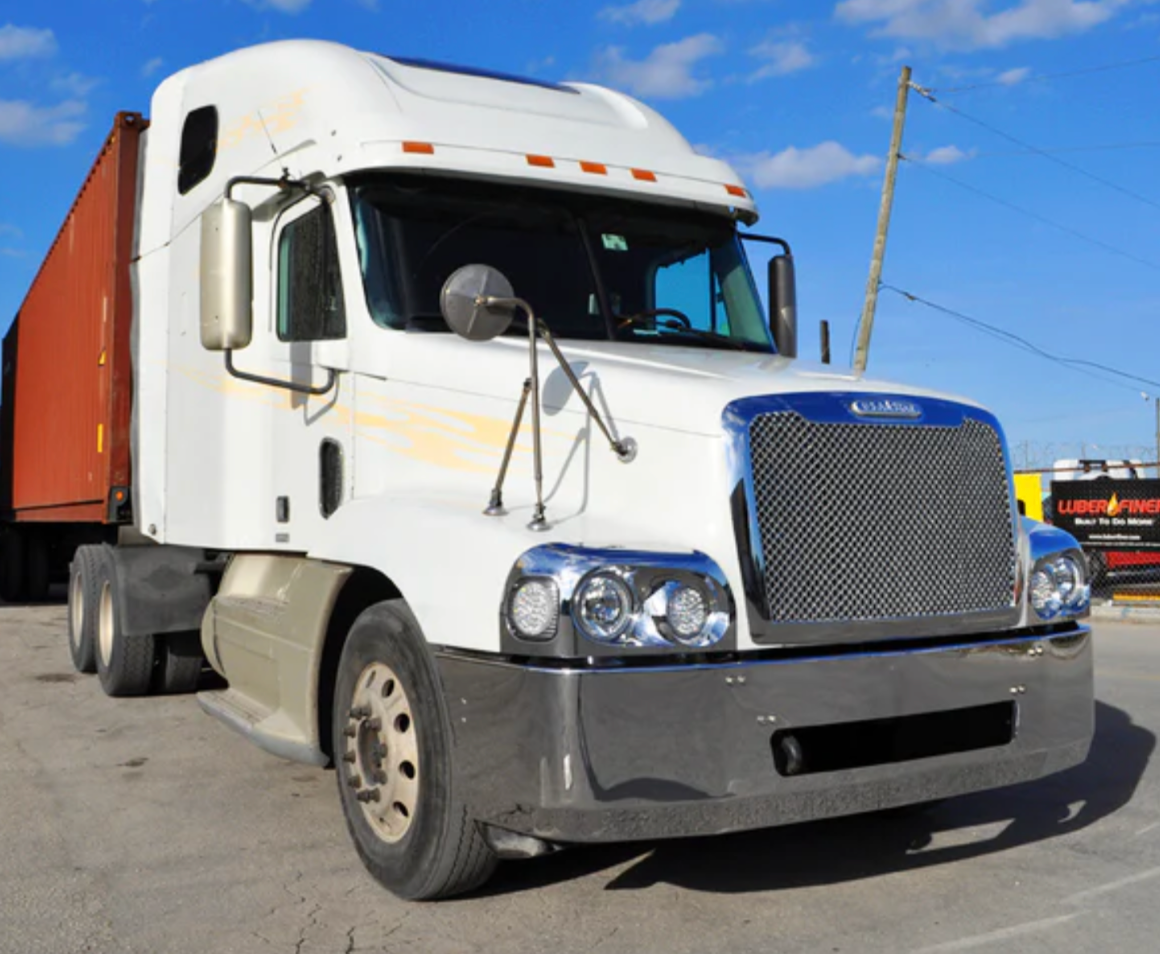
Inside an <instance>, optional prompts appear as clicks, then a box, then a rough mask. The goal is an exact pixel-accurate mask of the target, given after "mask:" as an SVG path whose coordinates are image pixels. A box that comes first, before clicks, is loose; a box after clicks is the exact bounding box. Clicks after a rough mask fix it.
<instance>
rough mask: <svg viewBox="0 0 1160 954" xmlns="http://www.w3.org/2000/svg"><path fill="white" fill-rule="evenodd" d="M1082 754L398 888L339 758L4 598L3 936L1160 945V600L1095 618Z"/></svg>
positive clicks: (1053, 947)
mask: <svg viewBox="0 0 1160 954" xmlns="http://www.w3.org/2000/svg"><path fill="white" fill-rule="evenodd" d="M1096 637H1097V645H1098V649H1097V653H1098V663H1097V695H1098V700H1099V701H1098V703H1097V711H1096V722H1097V733H1096V739H1095V744H1094V747H1093V750H1092V755H1091V757H1090V758H1089V760H1088V762H1087V763H1086V764H1084V765H1083V766H1080V767H1078V768H1075V769H1072V770H1070V771H1067V772H1065V773H1062V774H1060V775H1057V776H1054V777H1051V778H1048V779H1044V780H1041V781H1039V782H1035V783H1031V784H1027V785H1022V786H1018V787H1015V788H1010V789H1006V790H1002V791H997V792H990V793H986V794H981V795H974V796H968V797H964V798H960V799H957V800H954V801H951V802H947V803H944V804H942V805H941V806H939V807H937V808H935V809H933V810H931V811H930V812H928V813H926V814H923V815H919V816H917V817H884V816H861V817H856V818H847V819H839V820H835V821H829V822H822V823H814V824H809V825H800V826H796V827H793V828H783V829H775V830H769V831H763V832H757V833H751V834H742V835H732V836H728V837H721V838H701V839H691V840H685V841H680V842H669V843H663V844H657V845H653V844H637V845H621V846H611V847H599V848H582V849H573V850H570V851H566V852H562V853H560V854H557V855H553V856H550V857H547V858H543V859H539V860H536V861H531V862H511V863H507V864H506V865H504V866H502V867H501V869H500V873H499V874H498V876H497V877H496V878H495V879H494V880H493V881H492V882H491V883H490V884H489V885H488V886H487V887H486V888H485V889H484V890H483V891H482V892H481V893H478V894H476V895H474V896H472V897H468V898H465V899H459V900H454V901H449V902H440V903H437V904H409V903H405V902H401V901H397V900H395V899H394V898H393V897H391V896H390V895H389V894H388V893H387V892H386V891H384V890H383V889H381V888H380V887H379V886H378V885H377V884H376V883H375V882H374V881H373V880H372V879H371V878H370V877H369V876H368V875H367V874H366V873H365V872H364V871H363V869H362V867H361V865H360V864H359V862H358V860H357V858H356V857H355V854H354V851H353V849H352V848H351V846H350V844H349V840H348V837H347V834H346V830H345V826H344V823H343V820H342V816H341V812H340V809H339V804H338V799H337V797H336V793H335V788H334V787H335V780H334V774H333V773H332V772H328V771H323V770H318V769H313V768H308V767H304V766H301V765H295V764H291V763H288V762H283V761H281V760H279V759H277V758H274V757H273V756H270V755H267V754H265V753H263V752H261V751H259V750H258V749H256V748H254V747H253V746H252V745H250V744H249V743H247V742H246V741H245V740H244V739H242V738H241V737H240V736H237V735H235V734H234V733H232V732H231V731H229V730H228V729H226V728H225V727H224V726H222V725H220V724H218V723H217V722H216V721H214V720H212V719H210V718H209V717H207V716H205V715H203V714H202V712H201V711H200V710H199V709H198V707H197V704H196V702H195V700H194V699H193V697H191V696H177V697H164V698H162V697H153V698H146V699H137V700H113V699H108V698H106V697H105V696H104V695H103V694H102V693H101V690H100V687H99V685H98V684H97V681H96V679H95V677H82V676H77V675H75V674H74V673H73V671H72V667H71V665H70V663H69V659H68V649H67V646H66V642H65V610H64V607H63V606H62V605H52V606H39V607H11V606H0V954H8V952H12V954H35V952H50V954H71V952H82V951H84V952H100V954H121V952H134V954H135V952H141V954H145V952H148V954H162V952H198V954H202V952H210V951H212V952H222V954H232V952H261V954H269V952H286V954H311V952H325V954H338V952H356V951H376V952H377V951H416V952H424V954H427V952H430V954H461V952H462V954H467V952H494V954H506V952H513V954H514V952H520V954H530V952H540V951H551V952H553V954H568V952H574V951H577V952H578V951H584V952H588V951H600V952H608V954H617V952H624V954H630V952H631V954H648V952H653V951H658V952H660V951H664V952H672V954H680V952H690V954H707V952H716V951H722V952H723V951H729V952H738V954H741V952H750V951H752V952H810V954H815V952H822V954H841V952H851V954H854V952H858V954H860V952H889V954H899V952H915V954H917V952H922V954H936V952H938V954H943V952H958V951H972V952H973V951H981V952H988V951H995V952H998V951H1003V952H1041V951H1042V952H1046V951H1051V952H1058V951H1066V952H1073V951H1074V952H1087V951H1091V952H1099V954H1107V952H1109V951H1115V952H1116V954H1134V952H1149V954H1151V952H1153V951H1155V950H1156V949H1157V946H1158V945H1160V941H1158V940H1157V938H1160V903H1158V901H1157V899H1158V898H1160V770H1158V769H1157V767H1156V765H1155V763H1154V762H1153V753H1154V750H1155V747H1156V733H1157V732H1160V624H1157V623H1145V624H1131V623H1119V622H1106V621H1102V620H1100V621H1097V622H1096Z"/></svg>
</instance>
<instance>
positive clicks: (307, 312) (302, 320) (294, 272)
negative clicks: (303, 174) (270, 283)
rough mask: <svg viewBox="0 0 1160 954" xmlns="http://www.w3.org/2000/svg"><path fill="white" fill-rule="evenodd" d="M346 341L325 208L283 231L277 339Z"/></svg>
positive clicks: (330, 227) (333, 246)
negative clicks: (339, 339)
mask: <svg viewBox="0 0 1160 954" xmlns="http://www.w3.org/2000/svg"><path fill="white" fill-rule="evenodd" d="M345 335H346V309H345V307H344V305H343V299H342V277H341V274H340V272H339V267H338V246H337V244H336V241H335V235H334V218H333V217H332V215H331V212H330V206H329V205H328V204H326V203H322V204H321V205H319V206H318V207H317V208H314V209H312V210H311V211H309V212H307V213H306V214H305V215H302V216H299V217H298V218H296V219H295V220H294V221H293V222H290V223H289V224H288V225H287V226H286V227H285V228H284V229H282V235H281V238H280V239H279V240H278V337H279V338H280V339H281V340H282V341H320V340H324V339H330V338H342V337H343V336H345Z"/></svg>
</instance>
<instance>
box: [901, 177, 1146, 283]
mask: <svg viewBox="0 0 1160 954" xmlns="http://www.w3.org/2000/svg"><path fill="white" fill-rule="evenodd" d="M902 158H903V159H906V160H908V161H910V162H911V164H912V165H913V166H914V167H915V168H917V169H921V170H923V172H927V173H929V174H930V175H932V176H938V178H940V179H945V180H946V181H947V182H952V183H954V184H955V185H957V186H958V187H959V188H960V189H966V190H967V191H968V192H973V193H974V194H975V195H978V196H982V197H983V198H984V199H988V200H990V201H991V202H994V203H996V204H998V205H1001V206H1003V207H1004V208H1006V209H1010V210H1011V211H1013V212H1018V213H1020V214H1021V215H1026V216H1027V217H1028V218H1031V219H1034V220H1035V221H1037V222H1040V223H1042V224H1043V225H1049V226H1051V227H1052V228H1053V229H1058V230H1059V231H1060V232H1064V233H1066V234H1067V235H1070V236H1072V237H1073V238H1077V239H1079V240H1080V241H1083V242H1087V243H1088V244H1089V245H1095V246H1097V247H1098V248H1102V249H1103V250H1104V251H1105V252H1111V253H1112V254H1113V255H1119V256H1120V257H1121V258H1126V259H1128V260H1129V261H1132V262H1135V263H1136V264H1138V265H1143V266H1145V267H1146V268H1150V269H1152V270H1153V271H1157V272H1160V265H1158V264H1157V263H1156V262H1152V261H1149V260H1148V259H1146V258H1140V256H1139V255H1134V254H1132V253H1131V252H1128V251H1125V250H1124V249H1122V248H1119V247H1118V246H1115V245H1112V244H1110V243H1108V242H1105V241H1103V240H1102V239H1098V238H1093V237H1092V236H1090V235H1086V234H1085V233H1083V232H1080V231H1079V230H1078V229H1073V228H1072V227H1071V226H1069V225H1063V224H1062V223H1060V222H1056V221H1055V220H1054V219H1049V218H1047V216H1044V215H1040V214H1039V213H1038V212H1032V211H1031V210H1030V209H1025V208H1023V207H1022V206H1021V205H1016V204H1015V203H1014V202H1008V201H1007V200H1006V199H1001V198H999V197H998V196H997V195H992V194H991V193H990V192H985V191H983V190H982V189H980V188H978V187H977V186H973V185H970V184H968V183H966V182H963V180H962V179H956V178H955V177H954V176H952V175H948V174H947V173H945V172H940V171H939V170H937V169H935V168H934V167H933V166H931V165H929V164H928V163H923V162H913V161H912V160H910V159H909V157H908V156H903V157H902Z"/></svg>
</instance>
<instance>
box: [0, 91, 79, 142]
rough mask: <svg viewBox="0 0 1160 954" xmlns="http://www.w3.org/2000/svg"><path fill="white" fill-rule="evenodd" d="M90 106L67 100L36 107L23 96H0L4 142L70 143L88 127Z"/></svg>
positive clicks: (0, 133) (2, 139)
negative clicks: (13, 97) (5, 97)
mask: <svg viewBox="0 0 1160 954" xmlns="http://www.w3.org/2000/svg"><path fill="white" fill-rule="evenodd" d="M87 108H88V107H87V106H86V105H85V104H84V103H82V102H80V101H79V100H75V99H66V100H65V101H64V102H63V103H60V104H59V105H57V106H47V107H45V106H35V105H33V104H32V103H29V102H26V101H24V100H19V99H0V142H6V143H10V144H11V145H14V146H67V145H68V144H69V143H71V142H72V141H73V140H74V139H76V138H77V136H78V135H80V133H81V131H82V130H83V129H84V128H85V124H84V122H82V119H83V118H84V115H85V112H86V110H87Z"/></svg>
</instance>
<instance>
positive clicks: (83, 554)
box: [68, 546, 98, 673]
mask: <svg viewBox="0 0 1160 954" xmlns="http://www.w3.org/2000/svg"><path fill="white" fill-rule="evenodd" d="M96 549H97V548H96V547H88V546H84V547H78V548H77V551H76V553H75V554H74V555H73V561H72V564H71V565H70V566H69V579H68V648H69V653H70V654H71V655H72V662H73V667H74V668H75V669H76V671H77V672H83V673H94V672H96V671H97V643H96V640H97V593H98V590H97V562H96V558H95V556H94V552H95V551H96Z"/></svg>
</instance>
